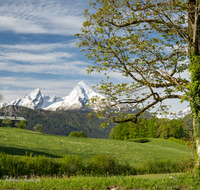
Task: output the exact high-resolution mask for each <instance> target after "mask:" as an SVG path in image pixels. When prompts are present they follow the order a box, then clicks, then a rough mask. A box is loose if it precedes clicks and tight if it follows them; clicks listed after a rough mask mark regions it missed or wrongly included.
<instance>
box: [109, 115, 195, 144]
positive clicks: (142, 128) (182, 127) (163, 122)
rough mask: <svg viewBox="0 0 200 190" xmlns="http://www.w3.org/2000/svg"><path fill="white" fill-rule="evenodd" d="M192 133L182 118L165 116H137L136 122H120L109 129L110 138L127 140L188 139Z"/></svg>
mask: <svg viewBox="0 0 200 190" xmlns="http://www.w3.org/2000/svg"><path fill="white" fill-rule="evenodd" d="M192 135H193V129H192V128H191V127H190V126H189V125H187V124H186V122H185V121H184V120H183V119H172V120H169V119H167V118H163V119H159V118H150V119H145V118H139V119H138V122H137V123H134V122H126V123H120V124H118V125H117V126H116V127H115V128H113V129H112V130H111V133H110V136H109V137H110V138H111V139H116V140H127V139H133V138H144V137H150V138H158V137H161V138H166V139H168V138H169V137H174V138H177V139H182V138H185V139H189V138H190V137H192Z"/></svg>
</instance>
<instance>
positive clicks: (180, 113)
mask: <svg viewBox="0 0 200 190" xmlns="http://www.w3.org/2000/svg"><path fill="white" fill-rule="evenodd" d="M190 113H191V108H190V107H188V108H186V109H184V110H183V111H180V110H178V111H172V112H171V113H169V114H168V115H166V116H158V117H159V118H162V117H163V118H168V119H178V118H184V117H185V116H186V115H187V114H190Z"/></svg>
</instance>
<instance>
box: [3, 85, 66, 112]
mask: <svg viewBox="0 0 200 190" xmlns="http://www.w3.org/2000/svg"><path fill="white" fill-rule="evenodd" d="M61 100H63V99H62V98H60V97H56V96H53V97H49V96H45V95H44V94H42V93H41V91H40V89H39V88H38V89H35V90H34V91H32V92H31V93H29V94H27V95H25V96H24V98H22V99H17V100H13V101H10V102H7V103H3V104H2V103H1V104H0V108H2V107H6V106H8V105H15V106H22V107H27V108H30V109H40V108H43V107H47V106H49V105H50V104H52V103H55V102H57V101H61Z"/></svg>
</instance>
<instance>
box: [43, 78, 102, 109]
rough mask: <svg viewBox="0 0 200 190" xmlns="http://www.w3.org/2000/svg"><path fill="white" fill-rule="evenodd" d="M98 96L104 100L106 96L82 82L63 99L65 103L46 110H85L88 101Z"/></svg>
mask: <svg viewBox="0 0 200 190" xmlns="http://www.w3.org/2000/svg"><path fill="white" fill-rule="evenodd" d="M96 96H97V97H100V98H104V96H102V95H100V94H99V93H97V92H95V91H94V90H93V89H92V88H91V87H90V86H89V85H87V84H86V83H84V82H83V81H81V82H79V83H78V84H77V85H76V86H75V87H74V89H73V90H72V92H71V93H70V94H69V95H68V96H66V97H64V98H63V99H64V100H63V101H60V102H56V103H53V104H51V105H50V106H48V107H46V108H44V109H45V110H52V111H56V110H79V109H84V108H85V106H86V105H87V101H88V100H89V99H90V98H92V97H96Z"/></svg>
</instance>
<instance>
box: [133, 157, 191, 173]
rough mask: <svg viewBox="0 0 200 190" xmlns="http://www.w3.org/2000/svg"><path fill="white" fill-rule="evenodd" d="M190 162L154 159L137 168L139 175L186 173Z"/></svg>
mask: <svg viewBox="0 0 200 190" xmlns="http://www.w3.org/2000/svg"><path fill="white" fill-rule="evenodd" d="M189 162H190V160H178V161H175V162H172V161H171V160H170V159H165V160H161V161H158V160H155V159H152V160H147V161H145V162H144V163H142V164H140V165H139V166H138V168H137V172H138V174H152V173H176V172H184V171H186V170H187V169H188V163H189ZM193 165H194V163H193ZM190 167H191V166H190Z"/></svg>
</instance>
